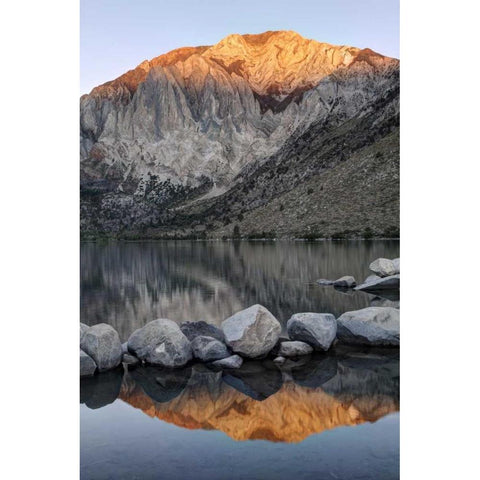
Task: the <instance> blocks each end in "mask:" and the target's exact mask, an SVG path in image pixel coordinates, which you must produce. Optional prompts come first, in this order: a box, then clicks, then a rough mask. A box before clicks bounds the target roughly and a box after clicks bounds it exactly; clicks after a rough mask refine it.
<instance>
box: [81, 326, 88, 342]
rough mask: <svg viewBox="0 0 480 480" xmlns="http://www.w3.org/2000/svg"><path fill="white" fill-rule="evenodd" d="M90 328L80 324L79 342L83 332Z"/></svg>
mask: <svg viewBox="0 0 480 480" xmlns="http://www.w3.org/2000/svg"><path fill="white" fill-rule="evenodd" d="M89 328H90V327H89V326H88V325H85V324H84V323H81V322H80V342H81V341H82V338H83V336H84V335H85V332H86V331H87V330H88V329H89Z"/></svg>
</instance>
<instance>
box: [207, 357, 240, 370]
mask: <svg viewBox="0 0 480 480" xmlns="http://www.w3.org/2000/svg"><path fill="white" fill-rule="evenodd" d="M242 363H243V358H242V357H241V356H240V355H232V356H231V357H227V358H222V359H221V360H216V361H215V362H213V363H212V365H215V366H216V367H219V368H240V367H241V366H242Z"/></svg>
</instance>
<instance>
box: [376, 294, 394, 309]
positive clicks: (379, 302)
mask: <svg viewBox="0 0 480 480" xmlns="http://www.w3.org/2000/svg"><path fill="white" fill-rule="evenodd" d="M370 306H371V307H392V308H400V301H399V300H390V299H388V298H383V297H381V296H378V297H373V298H372V299H371V300H370Z"/></svg>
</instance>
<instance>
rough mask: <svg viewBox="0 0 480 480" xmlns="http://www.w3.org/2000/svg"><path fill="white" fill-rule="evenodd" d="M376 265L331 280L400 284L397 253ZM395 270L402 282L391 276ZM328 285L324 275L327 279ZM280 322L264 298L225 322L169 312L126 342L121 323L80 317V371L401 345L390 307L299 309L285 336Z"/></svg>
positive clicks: (278, 358) (235, 363) (350, 284)
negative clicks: (367, 272)
mask: <svg viewBox="0 0 480 480" xmlns="http://www.w3.org/2000/svg"><path fill="white" fill-rule="evenodd" d="M370 269H371V270H372V271H373V272H374V273H375V275H372V276H370V277H368V278H367V279H366V280H365V282H364V283H363V284H362V285H360V286H358V287H357V286H356V283H355V279H353V277H349V276H345V277H342V278H341V279H339V280H337V281H327V280H324V282H331V283H328V284H329V285H330V284H331V285H334V286H341V287H344V288H355V289H357V290H367V289H369V288H374V289H375V288H378V285H379V284H380V285H382V288H390V289H391V288H398V287H399V281H400V280H399V272H400V260H399V259H395V260H388V259H377V260H375V261H374V262H372V264H371V265H370ZM394 277H395V278H397V277H398V282H396V281H392V280H394ZM323 284H324V285H325V284H327V283H323ZM281 331H282V327H281V324H280V322H279V321H278V320H277V319H276V318H275V317H274V315H272V313H271V312H269V311H268V310H267V309H266V308H265V307H264V306H262V305H252V306H251V307H249V308H247V309H244V310H241V311H239V312H237V313H235V314H234V315H232V316H231V317H229V318H227V319H226V320H224V321H223V322H222V324H221V326H220V328H218V327H216V326H214V325H210V324H208V323H206V322H203V321H200V322H184V323H182V324H181V325H180V326H179V325H178V324H177V323H175V322H174V321H172V320H170V319H166V318H161V319H157V320H153V321H151V322H149V323H147V324H146V325H145V326H143V327H141V328H139V329H137V330H135V331H134V332H133V333H132V334H131V335H130V337H129V339H128V341H127V342H125V343H124V344H123V345H122V344H121V342H120V337H119V335H118V333H117V331H116V330H115V329H114V328H113V327H111V326H110V325H107V324H105V323H100V324H97V325H94V326H92V327H88V326H87V325H85V324H82V323H81V324H80V376H81V377H84V376H91V375H94V374H95V373H96V372H104V371H108V370H112V369H114V368H117V367H118V366H119V365H120V364H122V363H123V364H124V365H127V366H128V367H135V366H136V365H140V364H147V365H155V366H159V367H163V368H180V367H184V366H185V365H187V364H190V363H193V362H199V363H206V364H208V365H210V366H212V367H213V368H218V369H237V368H240V367H241V365H242V364H243V362H244V360H259V359H266V358H271V359H272V360H273V362H274V363H275V364H277V365H281V364H283V363H284V362H285V361H286V360H287V359H289V358H297V357H301V356H303V355H309V354H310V353H312V352H313V351H317V352H326V351H328V350H329V349H330V348H331V347H332V346H333V345H335V344H346V345H360V346H366V347H398V346H399V344H400V313H399V310H398V309H397V308H393V307H368V308H363V309H361V310H355V311H351V312H345V313H344V314H342V315H340V316H339V317H338V318H335V317H334V315H332V314H330V313H314V312H305V313H297V314H294V315H292V317H291V318H290V319H289V320H288V322H287V334H288V337H282V336H281Z"/></svg>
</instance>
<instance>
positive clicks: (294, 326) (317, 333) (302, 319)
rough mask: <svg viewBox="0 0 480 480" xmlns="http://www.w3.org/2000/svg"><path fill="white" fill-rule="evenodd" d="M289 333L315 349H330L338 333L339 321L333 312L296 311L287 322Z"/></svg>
mask: <svg viewBox="0 0 480 480" xmlns="http://www.w3.org/2000/svg"><path fill="white" fill-rule="evenodd" d="M287 331H288V335H289V337H290V338H291V339H292V340H299V341H301V342H306V343H308V344H309V345H311V346H312V347H313V348H314V349H315V350H324V351H325V350H328V349H329V348H330V346H331V344H332V342H333V341H334V340H335V336H336V334H337V322H336V320H335V317H334V316H333V315H332V314H331V313H296V314H295V315H292V316H291V318H290V320H288V322H287Z"/></svg>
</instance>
